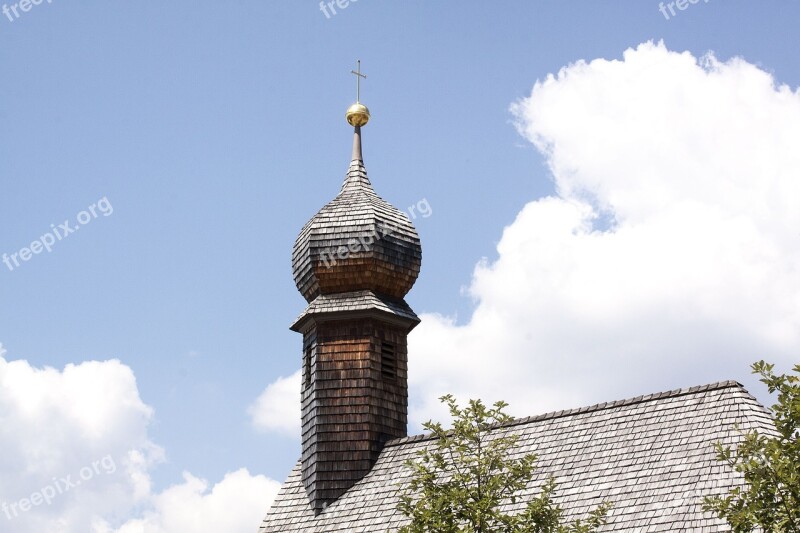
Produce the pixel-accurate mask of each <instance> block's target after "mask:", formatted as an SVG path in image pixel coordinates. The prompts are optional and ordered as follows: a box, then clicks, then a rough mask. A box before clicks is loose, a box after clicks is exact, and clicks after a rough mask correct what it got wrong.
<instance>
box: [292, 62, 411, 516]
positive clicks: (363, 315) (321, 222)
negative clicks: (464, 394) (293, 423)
mask: <svg viewBox="0 0 800 533" xmlns="http://www.w3.org/2000/svg"><path fill="white" fill-rule="evenodd" d="M353 74H356V76H357V80H358V81H357V91H358V92H357V99H356V103H355V104H353V105H352V106H350V108H349V109H348V110H347V113H346V119H347V122H348V123H349V124H350V125H351V126H353V127H354V129H355V131H354V136H353V153H352V157H351V161H350V167H349V168H348V170H347V176H346V177H345V180H344V184H343V185H342V189H341V191H340V192H339V194H338V195H337V196H336V198H334V199H333V200H332V201H331V202H330V203H328V204H327V205H326V206H325V207H323V208H322V209H321V210H320V211H319V212H318V213H317V214H316V215H314V217H313V218H312V219H311V220H309V221H308V222H307V223H306V225H305V226H304V227H303V229H302V230H301V231H300V235H299V236H298V237H297V241H296V242H295V245H294V250H293V252H292V269H293V274H294V280H295V283H296V284H297V288H298V290H299V291H300V293H301V294H302V295H303V297H304V298H305V299H306V301H307V302H308V307H307V308H306V309H305V311H304V312H303V313H302V314H301V315H300V317H299V318H298V319H297V320H296V321H295V323H294V324H293V325H292V326H291V328H292V330H294V331H296V332H298V333H301V334H302V335H303V352H302V353H303V377H302V384H301V389H302V391H301V397H302V443H303V444H302V446H303V453H302V459H301V461H302V477H303V484H304V485H305V489H306V492H307V494H308V498H309V502H310V505H311V507H312V508H313V509H314V510H315V511H316V512H321V511H322V510H323V509H325V507H327V506H328V505H329V504H331V503H333V502H334V501H336V499H338V498H339V496H341V495H342V494H344V493H345V492H346V491H347V490H348V489H349V488H350V487H352V486H353V485H354V484H355V483H357V482H358V481H359V480H360V479H361V478H362V477H364V476H365V475H366V474H367V473H368V472H369V470H370V469H371V468H372V465H373V464H374V463H375V461H376V460H377V458H378V455H379V454H380V452H381V449H382V448H383V445H384V444H385V443H386V441H388V440H390V439H394V438H397V437H404V436H406V433H407V417H408V343H407V336H408V333H409V332H410V331H411V330H412V329H413V328H414V327H415V326H416V325H417V324H418V323H419V318H417V315H416V314H414V312H413V311H412V310H411V308H410V307H409V306H408V304H406V302H405V300H404V299H403V298H404V297H405V295H406V294H407V293H408V291H409V290H411V287H412V286H413V285H414V282H415V281H416V279H417V276H418V275H419V271H420V265H421V261H422V248H421V246H420V241H419V236H418V235H417V232H416V230H415V229H414V226H413V224H412V223H411V221H410V220H409V219H408V217H407V216H406V215H405V214H404V213H403V212H402V211H400V210H399V209H397V208H395V207H394V206H392V205H391V204H389V203H388V202H386V201H385V200H383V199H382V198H381V197H379V196H378V195H377V194H376V193H375V191H374V190H373V189H372V184H371V183H370V180H369V178H368V177H367V170H366V168H365V167H364V160H363V156H362V149H361V128H362V127H364V126H366V125H367V122H368V121H369V119H370V114H369V110H368V109H367V107H366V106H365V105H363V104H362V103H361V102H360V82H361V79H362V78H366V76H365V75H364V74H362V73H361V67H360V61H359V67H358V69H357V70H356V71H353Z"/></svg>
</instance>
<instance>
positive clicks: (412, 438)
mask: <svg viewBox="0 0 800 533" xmlns="http://www.w3.org/2000/svg"><path fill="white" fill-rule="evenodd" d="M731 388H738V389H740V390H741V391H742V392H743V393H745V394H746V395H747V396H749V397H750V398H752V399H754V400H755V398H754V397H753V395H752V394H750V393H749V392H748V391H747V389H745V388H744V385H742V384H741V383H739V382H738V381H735V380H727V381H717V382H715V383H709V384H707V385H696V386H694V387H686V388H682V389H673V390H669V391H664V392H656V393H653V394H645V395H641V396H636V397H633V398H627V399H624V400H616V401H611V402H602V403H596V404H594V405H589V406H586V407H576V408H574V409H564V410H561V411H551V412H549V413H543V414H540V415H534V416H528V417H524V418H515V419H513V420H511V421H509V422H506V423H504V424H496V427H498V428H501V427H513V426H519V425H522V424H529V423H531V422H540V421H542V420H551V419H555V418H564V417H566V416H572V415H577V414H584V413H592V412H596V411H602V410H604V409H614V408H617V407H627V406H630V405H637V404H640V403H646V402H651V401H654V400H664V399H667V398H677V397H680V396H688V395H690V394H697V393H700V392H709V391H714V390H720V389H731ZM756 402H758V400H756ZM759 405H761V404H760V403H759ZM431 439H433V436H432V435H430V434H429V433H422V434H419V435H409V436H407V437H401V438H399V439H392V440H390V441H389V442H387V443H386V446H399V445H401V444H406V443H409V442H418V441H424V440H431Z"/></svg>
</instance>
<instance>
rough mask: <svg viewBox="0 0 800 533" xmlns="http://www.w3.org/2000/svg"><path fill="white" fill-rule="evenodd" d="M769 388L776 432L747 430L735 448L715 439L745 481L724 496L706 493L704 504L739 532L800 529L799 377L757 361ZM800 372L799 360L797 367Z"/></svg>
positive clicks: (756, 369)
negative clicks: (778, 372) (775, 399)
mask: <svg viewBox="0 0 800 533" xmlns="http://www.w3.org/2000/svg"><path fill="white" fill-rule="evenodd" d="M752 368H753V373H754V374H759V375H761V381H762V382H763V383H765V384H766V385H767V388H768V389H769V392H770V394H774V393H775V392H777V393H778V403H776V404H775V405H773V406H772V409H771V411H772V416H773V418H774V422H775V430H776V434H775V435H774V436H773V435H762V434H761V433H759V432H758V431H756V430H752V431H749V432H747V433H746V434H745V435H744V438H743V440H742V441H741V442H740V443H739V445H738V446H737V447H736V449H731V447H728V446H723V445H722V444H721V443H717V444H716V449H717V458H718V459H719V460H720V461H724V462H726V463H727V464H729V465H730V466H731V467H732V468H733V469H734V470H735V471H736V472H739V473H741V474H743V477H744V481H745V482H746V483H745V485H744V486H742V487H736V488H733V489H731V490H730V491H729V492H728V493H727V494H726V495H724V496H717V497H707V498H705V501H704V507H705V509H706V510H708V511H714V512H716V513H717V515H718V516H719V517H720V518H723V519H725V520H727V521H728V524H730V525H731V527H732V528H733V531H734V532H736V533H740V532H747V531H753V530H755V529H757V528H760V529H762V530H764V531H774V532H790V531H794V532H800V442H798V437H799V436H800V377H798V376H797V375H775V373H774V371H773V368H774V365H769V364H767V363H765V362H764V361H759V362H758V363H755V364H753V366H752ZM794 373H795V374H800V365H796V366H795V367H794Z"/></svg>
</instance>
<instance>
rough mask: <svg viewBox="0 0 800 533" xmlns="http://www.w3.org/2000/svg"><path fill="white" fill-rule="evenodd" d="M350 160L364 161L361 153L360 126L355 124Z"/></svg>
mask: <svg viewBox="0 0 800 533" xmlns="http://www.w3.org/2000/svg"><path fill="white" fill-rule="evenodd" d="M350 161H361V162H362V163H363V162H364V157H363V156H362V155H361V126H356V131H355V133H354V134H353V157H351V158H350Z"/></svg>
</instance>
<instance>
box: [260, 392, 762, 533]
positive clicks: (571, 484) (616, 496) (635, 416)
mask: <svg viewBox="0 0 800 533" xmlns="http://www.w3.org/2000/svg"><path fill="white" fill-rule="evenodd" d="M737 424H738V425H739V427H740V428H741V430H742V431H745V430H749V429H753V428H756V429H759V431H762V432H765V433H771V432H773V431H774V429H773V426H772V424H771V418H770V415H769V412H768V411H767V410H766V409H764V408H763V407H762V406H761V405H760V404H759V403H758V402H757V401H756V400H755V398H753V397H752V396H751V395H750V394H749V393H748V392H747V391H746V390H745V389H744V388H743V387H742V386H741V385H740V384H739V383H736V382H734V381H727V382H721V383H715V384H711V385H705V386H701V387H693V388H690V389H681V390H674V391H670V392H665V393H660V394H651V395H648V396H640V397H638V398H632V399H629V400H623V401H617V402H610V403H604V404H599V405H594V406H591V407H584V408H581V409H574V410H569V411H559V412H554V413H548V414H544V415H540V416H534V417H530V418H525V419H519V420H516V421H514V422H513V423H511V424H509V425H507V426H503V427H502V428H499V429H498V431H499V432H513V433H516V434H518V435H519V436H520V440H519V445H518V447H517V449H516V450H515V453H516V454H517V455H520V456H521V455H523V454H526V453H530V452H534V453H536V454H537V455H538V456H539V460H538V463H537V464H538V467H537V476H538V477H537V479H535V480H534V481H533V482H532V483H531V485H530V487H529V490H530V491H531V494H533V493H534V488H535V487H539V486H541V484H542V482H543V481H544V480H545V479H546V477H547V476H548V475H550V474H552V475H554V476H555V477H556V481H557V483H558V487H557V495H556V502H557V503H559V504H561V505H562V507H564V509H565V510H566V511H567V516H568V517H578V516H580V515H582V514H584V513H586V511H587V510H589V509H590V508H593V507H594V506H596V505H597V504H598V503H600V502H602V501H605V500H609V501H611V502H613V504H614V507H613V509H612V510H611V512H610V515H609V522H608V524H607V525H606V526H604V527H603V528H602V529H601V531H637V532H639V531H641V532H648V531H702V532H716V531H729V528H728V527H726V526H725V524H724V523H723V522H722V521H720V520H719V519H716V518H714V517H713V516H712V515H710V514H708V513H703V512H702V509H701V501H702V496H705V495H711V494H719V493H722V492H725V491H727V489H728V488H730V487H731V486H734V485H736V484H740V483H741V480H740V479H739V478H738V477H736V476H735V474H733V473H732V472H731V471H730V470H729V469H726V468H723V466H722V465H721V464H720V463H719V462H718V461H716V459H715V453H714V450H713V447H712V444H713V443H714V442H717V441H722V442H723V443H726V444H734V443H736V442H738V440H739V439H740V438H741V433H740V431H739V430H737V429H736V428H735V427H734V426H735V425H737ZM431 443H432V441H431V440H430V439H429V438H428V437H427V436H424V435H419V436H414V437H406V438H402V439H396V440H393V441H390V442H389V443H387V445H386V447H385V448H384V449H383V451H382V452H381V455H380V458H379V459H378V461H377V463H376V464H375V465H374V467H373V468H372V470H371V471H370V473H369V474H368V475H367V476H366V477H364V478H363V479H362V480H361V481H360V482H358V483H357V484H356V485H355V486H353V487H352V488H351V489H350V490H349V491H348V492H347V493H345V494H344V495H343V496H342V497H340V498H339V499H338V500H337V501H336V502H335V503H333V504H332V505H330V506H329V507H328V508H327V509H325V510H324V511H323V512H322V513H320V514H319V515H318V516H315V515H314V513H313V511H312V510H311V509H310V507H309V505H308V499H307V497H306V493H305V489H304V488H303V484H302V482H301V480H300V466H299V464H298V465H297V466H295V468H294V469H293V470H292V472H291V474H290V475H289V478H288V479H287V480H286V482H285V483H284V485H283V487H282V489H281V491H280V493H279V494H278V496H277V498H276V499H275V502H274V503H273V505H272V507H271V508H270V509H269V511H268V513H267V516H266V518H265V519H264V521H263V523H262V526H261V528H260V529H259V533H268V532H283V533H289V532H301V531H302V532H304V533H323V532H324V533H334V532H348V533H359V532H370V533H371V532H384V531H395V530H396V529H397V528H398V527H399V526H401V525H403V524H404V517H403V516H402V515H401V514H400V513H399V512H398V511H397V510H396V507H397V487H398V485H403V484H405V483H406V481H407V480H408V470H407V468H406V467H405V466H404V462H405V461H406V460H408V459H414V458H415V457H416V454H417V452H418V451H419V450H421V449H423V448H424V447H426V446H429V445H431ZM521 499H522V500H523V501H522V502H520V503H518V504H517V506H516V507H518V508H522V507H524V505H525V503H524V500H525V498H521Z"/></svg>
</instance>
